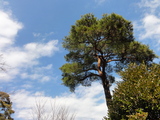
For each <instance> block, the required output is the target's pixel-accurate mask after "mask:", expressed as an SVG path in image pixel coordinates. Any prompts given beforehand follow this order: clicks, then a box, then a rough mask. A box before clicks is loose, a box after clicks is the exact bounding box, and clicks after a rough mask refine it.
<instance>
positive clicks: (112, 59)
mask: <svg viewBox="0 0 160 120" xmlns="http://www.w3.org/2000/svg"><path fill="white" fill-rule="evenodd" d="M63 47H64V48H65V49H66V50H68V51H69V53H68V54H67V55H66V56H65V59H66V61H67V62H68V63H66V64H64V65H63V66H62V67H61V68H60V69H61V71H62V76H63V78H62V81H63V84H64V85H65V86H67V87H69V88H70V90H71V91H74V90H75V88H76V87H77V86H78V85H83V86H90V85H91V83H92V82H93V81H96V80H100V81H101V83H102V86H103V88H104V94H105V98H106V101H108V102H106V103H107V104H108V106H109V104H110V103H111V102H112V100H111V98H112V96H111V93H110V90H109V87H110V86H111V84H112V83H113V82H114V81H115V78H114V76H113V75H112V72H114V71H116V72H118V71H120V70H122V69H123V68H124V67H127V65H128V64H129V63H130V62H134V63H137V64H140V63H141V62H143V61H144V62H145V63H146V64H149V63H150V62H151V61H152V60H153V59H154V58H155V57H156V55H155V54H154V53H153V51H152V50H150V49H149V47H148V46H146V45H143V44H141V43H139V42H137V41H135V40H134V37H133V26H132V24H131V22H130V21H128V20H126V19H124V18H123V17H122V16H120V15H117V14H115V13H112V14H110V15H108V14H104V15H103V17H102V18H101V19H97V18H96V17H95V16H94V15H93V14H86V15H84V16H82V17H81V19H79V20H77V21H76V23H75V25H72V26H71V30H70V33H69V35H68V36H66V37H65V38H64V42H63Z"/></svg>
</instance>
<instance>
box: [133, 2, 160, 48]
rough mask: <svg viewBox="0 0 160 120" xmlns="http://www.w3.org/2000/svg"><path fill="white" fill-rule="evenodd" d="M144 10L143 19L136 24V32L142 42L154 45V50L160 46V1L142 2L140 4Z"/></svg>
mask: <svg viewBox="0 0 160 120" xmlns="http://www.w3.org/2000/svg"><path fill="white" fill-rule="evenodd" d="M139 6H140V8H141V9H140V10H142V11H143V12H142V15H141V16H142V18H141V19H140V20H139V21H136V22H134V27H135V31H136V32H137V33H138V37H139V39H140V40H145V41H144V42H147V43H149V44H150V45H151V44H153V45H154V48H155V47H158V45H159V44H160V14H159V10H160V1H159V0H141V1H140V2H139ZM158 49H159V48H157V50H158Z"/></svg>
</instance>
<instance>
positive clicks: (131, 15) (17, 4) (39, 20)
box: [0, 0, 160, 120]
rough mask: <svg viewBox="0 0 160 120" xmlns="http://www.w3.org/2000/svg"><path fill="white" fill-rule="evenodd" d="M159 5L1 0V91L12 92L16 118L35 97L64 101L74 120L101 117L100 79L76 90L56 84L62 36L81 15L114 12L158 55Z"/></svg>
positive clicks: (151, 0)
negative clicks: (130, 23)
mask: <svg viewBox="0 0 160 120" xmlns="http://www.w3.org/2000/svg"><path fill="white" fill-rule="evenodd" d="M159 10H160V1H159V0H134V1H130V0H120V1H117V0H79V1H78V0H77V1H75V0H0V54H2V58H1V62H5V66H3V67H4V68H5V69H6V72H2V71H1V72H0V84H1V86H0V90H1V91H6V92H8V93H11V98H12V101H13V108H14V110H15V111H16V113H15V114H14V118H15V120H30V117H28V118H27V117H26V116H28V112H30V111H31V108H32V106H34V102H35V99H40V100H41V101H42V102H43V101H45V100H49V101H55V100H56V101H57V102H58V103H59V104H62V105H66V106H69V108H70V111H71V112H76V120H98V119H99V120H100V119H102V117H103V116H105V115H106V111H107V110H106V106H105V101H104V95H103V90H102V86H101V85H100V84H99V83H94V84H93V85H92V86H91V87H88V88H85V87H82V86H80V87H78V88H77V90H76V92H75V93H70V91H69V89H68V88H66V87H65V86H63V85H61V83H62V82H61V71H60V70H59V68H60V67H61V66H62V65H63V64H64V63H65V59H64V55H65V54H66V53H67V51H65V50H64V49H63V48H62V46H61V43H62V39H63V38H64V36H66V35H68V34H69V30H70V27H71V25H73V24H74V23H75V21H76V20H78V19H80V17H81V15H84V14H86V13H93V14H94V15H95V16H96V17H98V18H101V16H102V14H104V13H108V14H110V13H113V12H114V13H117V14H120V15H122V16H123V17H124V18H125V19H127V20H130V21H132V23H133V25H134V36H135V39H136V40H137V41H140V42H142V43H144V44H147V45H149V46H150V48H151V49H153V50H154V51H155V53H156V54H157V55H160V53H159V51H160V14H159ZM155 61H156V62H158V61H159V60H158V59H156V60H155ZM116 79H117V80H119V79H120V78H119V77H117V78H116ZM46 106H49V104H48V103H47V105H46Z"/></svg>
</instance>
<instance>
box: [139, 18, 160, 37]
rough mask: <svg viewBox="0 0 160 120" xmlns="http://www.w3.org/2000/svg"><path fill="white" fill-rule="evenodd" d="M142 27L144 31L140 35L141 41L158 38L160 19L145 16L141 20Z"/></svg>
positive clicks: (159, 34)
mask: <svg viewBox="0 0 160 120" xmlns="http://www.w3.org/2000/svg"><path fill="white" fill-rule="evenodd" d="M142 26H143V29H144V31H143V32H142V33H141V34H140V38H141V39H145V38H152V39H155V38H156V39H159V38H160V18H159V17H157V16H155V15H146V16H145V17H144V18H143V19H142Z"/></svg>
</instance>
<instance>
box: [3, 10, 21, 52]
mask: <svg viewBox="0 0 160 120" xmlns="http://www.w3.org/2000/svg"><path fill="white" fill-rule="evenodd" d="M0 18H1V22H0V29H1V30H0V49H4V47H6V46H8V45H12V44H13V43H14V38H15V37H16V35H17V33H18V31H19V30H20V29H22V27H23V25H22V24H21V23H20V22H18V21H16V20H14V19H13V18H12V14H11V12H4V11H2V10H0Z"/></svg>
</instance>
